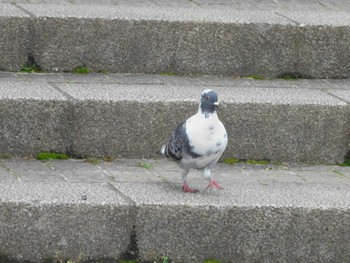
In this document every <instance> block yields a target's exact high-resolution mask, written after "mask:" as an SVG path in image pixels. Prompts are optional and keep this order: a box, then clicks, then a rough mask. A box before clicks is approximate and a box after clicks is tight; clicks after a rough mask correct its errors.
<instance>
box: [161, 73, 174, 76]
mask: <svg viewBox="0 0 350 263" xmlns="http://www.w3.org/2000/svg"><path fill="white" fill-rule="evenodd" d="M159 75H161V76H176V75H177V74H176V73H174V72H160V73H159Z"/></svg>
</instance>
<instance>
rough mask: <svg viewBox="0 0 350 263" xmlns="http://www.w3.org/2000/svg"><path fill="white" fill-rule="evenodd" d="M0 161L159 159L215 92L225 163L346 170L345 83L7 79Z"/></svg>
mask: <svg viewBox="0 0 350 263" xmlns="http://www.w3.org/2000/svg"><path fill="white" fill-rule="evenodd" d="M2 75H4V78H2V79H1V81H0V98H1V100H0V107H1V109H2V110H1V113H0V117H1V121H2V123H3V126H2V129H1V130H0V135H1V138H2V140H1V142H0V147H1V148H0V149H1V154H10V155H14V156H35V155H36V154H37V153H39V152H42V151H53V152H63V153H67V154H69V155H70V156H75V157H88V156H95V157H107V156H112V157H127V158H133V157H134V158H140V157H144V158H160V155H159V149H160V147H161V145H162V144H164V143H165V142H166V141H167V140H168V139H169V137H170V134H171V133H172V131H173V130H174V129H175V127H176V125H177V124H178V123H180V122H181V121H183V120H185V119H186V118H188V117H190V116H192V115H193V114H195V113H196V112H197V110H198V101H199V96H200V94H201V92H202V91H203V90H204V89H207V88H212V89H214V90H216V91H217V92H218V94H219V99H220V101H221V106H220V109H219V111H218V115H219V117H220V119H221V120H222V122H223V123H224V125H225V126H226V129H227V131H228V135H229V144H228V147H227V149H226V151H225V153H224V156H223V158H226V157H236V158H239V159H246V160H248V159H268V160H272V161H295V162H308V163H330V164H334V163H341V162H343V161H344V158H345V156H346V155H347V153H348V152H349V143H350V141H349V130H350V129H349V127H350V123H349V118H348V116H349V115H348V114H349V106H348V105H349V102H350V99H349V96H348V95H347V94H348V90H349V86H348V81H347V80H290V81H286V80H281V79H277V80H276V79H269V80H253V79H250V78H241V79H235V78H232V77H218V76H209V75H200V76H170V75H145V74H89V75H77V74H52V73H49V74H45V73H41V74H23V73H17V74H12V73H7V74H5V72H4V73H3V74H2Z"/></svg>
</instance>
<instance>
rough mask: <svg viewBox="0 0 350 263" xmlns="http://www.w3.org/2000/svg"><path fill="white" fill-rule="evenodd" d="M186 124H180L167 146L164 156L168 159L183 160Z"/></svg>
mask: <svg viewBox="0 0 350 263" xmlns="http://www.w3.org/2000/svg"><path fill="white" fill-rule="evenodd" d="M185 138H186V122H182V123H180V124H179V125H178V126H177V127H176V129H175V131H174V132H173V133H172V135H171V138H170V140H169V142H168V143H167V144H166V146H165V150H164V154H165V156H166V157H170V158H173V159H175V160H181V159H182V151H183V149H184V147H185V145H184V144H185V140H186V139H185Z"/></svg>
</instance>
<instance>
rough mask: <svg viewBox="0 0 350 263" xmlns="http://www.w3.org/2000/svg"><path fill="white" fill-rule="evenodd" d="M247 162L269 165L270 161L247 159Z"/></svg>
mask: <svg viewBox="0 0 350 263" xmlns="http://www.w3.org/2000/svg"><path fill="white" fill-rule="evenodd" d="M246 163H247V164H259V165H267V164H269V163H270V162H269V161H267V160H248V161H246Z"/></svg>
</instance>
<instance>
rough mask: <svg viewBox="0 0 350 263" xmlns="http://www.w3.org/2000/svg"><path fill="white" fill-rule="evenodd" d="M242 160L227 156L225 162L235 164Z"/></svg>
mask: <svg viewBox="0 0 350 263" xmlns="http://www.w3.org/2000/svg"><path fill="white" fill-rule="evenodd" d="M239 162H240V160H239V159H237V158H233V157H231V158H226V159H225V160H224V163H226V164H231V165H232V164H235V163H239Z"/></svg>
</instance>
